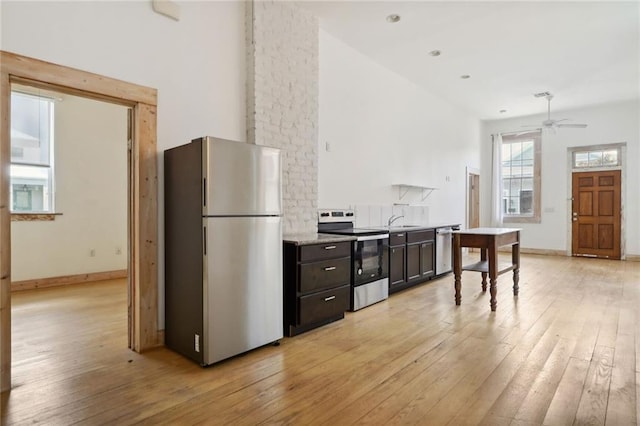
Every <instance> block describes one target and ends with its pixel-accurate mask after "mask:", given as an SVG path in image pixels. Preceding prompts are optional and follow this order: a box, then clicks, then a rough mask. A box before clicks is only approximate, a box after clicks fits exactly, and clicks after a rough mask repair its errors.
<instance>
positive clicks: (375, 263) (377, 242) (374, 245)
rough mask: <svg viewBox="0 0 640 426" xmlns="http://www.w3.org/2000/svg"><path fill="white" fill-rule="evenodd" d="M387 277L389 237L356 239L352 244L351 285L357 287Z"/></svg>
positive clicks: (385, 235) (372, 236) (386, 235)
mask: <svg viewBox="0 0 640 426" xmlns="http://www.w3.org/2000/svg"><path fill="white" fill-rule="evenodd" d="M388 275H389V235H388V234H382V235H369V236H362V237H358V240H357V241H354V242H353V285H354V286H359V285H362V284H366V283H369V282H372V281H377V280H379V279H382V278H387V277H388Z"/></svg>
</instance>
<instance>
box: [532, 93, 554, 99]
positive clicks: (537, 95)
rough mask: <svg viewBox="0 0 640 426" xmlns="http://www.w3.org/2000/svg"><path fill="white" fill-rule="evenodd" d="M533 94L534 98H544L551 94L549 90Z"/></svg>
mask: <svg viewBox="0 0 640 426" xmlns="http://www.w3.org/2000/svg"><path fill="white" fill-rule="evenodd" d="M533 96H535V97H536V98H544V97H545V96H551V92H540V93H534V94H533Z"/></svg>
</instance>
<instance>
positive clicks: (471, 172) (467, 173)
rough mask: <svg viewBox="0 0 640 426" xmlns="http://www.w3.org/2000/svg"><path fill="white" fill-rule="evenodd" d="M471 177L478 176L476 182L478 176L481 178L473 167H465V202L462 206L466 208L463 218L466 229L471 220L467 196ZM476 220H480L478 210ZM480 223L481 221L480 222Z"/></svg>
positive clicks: (478, 171)
mask: <svg viewBox="0 0 640 426" xmlns="http://www.w3.org/2000/svg"><path fill="white" fill-rule="evenodd" d="M471 175H478V181H479V180H480V176H481V175H480V169H477V168H475V167H469V166H467V167H466V168H465V184H464V186H465V188H466V191H465V202H464V204H465V206H466V208H465V213H464V216H465V223H466V226H467V229H468V228H469V225H470V220H471V218H470V217H469V196H470V195H471V188H469V177H470V176H471ZM478 193H480V184H479V185H478ZM478 219H481V218H480V209H479V210H478ZM480 223H482V221H480Z"/></svg>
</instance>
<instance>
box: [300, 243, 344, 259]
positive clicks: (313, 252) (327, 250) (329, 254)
mask: <svg viewBox="0 0 640 426" xmlns="http://www.w3.org/2000/svg"><path fill="white" fill-rule="evenodd" d="M350 255H351V241H345V242H342V243H326V244H313V245H310V246H302V247H300V261H302V262H307V261H309V260H322V259H330V258H334V257H345V256H350Z"/></svg>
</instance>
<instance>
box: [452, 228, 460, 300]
mask: <svg viewBox="0 0 640 426" xmlns="http://www.w3.org/2000/svg"><path fill="white" fill-rule="evenodd" d="M453 275H454V287H455V292H456V295H455V298H456V305H460V303H461V302H462V296H461V295H460V287H461V285H462V247H461V246H460V235H458V234H453Z"/></svg>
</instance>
